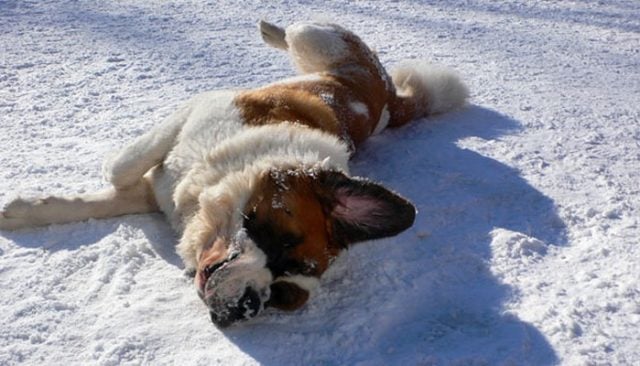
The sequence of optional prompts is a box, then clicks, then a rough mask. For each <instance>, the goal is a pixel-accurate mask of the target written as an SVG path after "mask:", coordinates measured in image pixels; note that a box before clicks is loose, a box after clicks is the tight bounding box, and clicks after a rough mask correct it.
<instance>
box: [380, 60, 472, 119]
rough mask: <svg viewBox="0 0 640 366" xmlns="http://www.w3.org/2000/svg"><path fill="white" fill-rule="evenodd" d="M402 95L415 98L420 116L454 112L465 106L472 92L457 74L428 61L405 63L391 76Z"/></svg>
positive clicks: (397, 67) (399, 93)
mask: <svg viewBox="0 0 640 366" xmlns="http://www.w3.org/2000/svg"><path fill="white" fill-rule="evenodd" d="M391 75H392V79H393V83H394V84H395V85H396V88H397V91H398V95H403V96H412V97H413V98H414V99H415V101H416V103H417V104H418V107H419V108H424V110H422V111H419V112H420V113H419V115H426V114H438V113H444V112H448V111H451V110H453V109H456V108H458V107H461V106H463V105H464V104H465V102H466V100H467V98H468V97H469V90H468V89H467V87H466V86H465V85H464V83H463V82H462V80H461V79H460V77H459V76H458V74H457V73H456V72H454V71H453V70H451V69H449V68H447V67H444V66H439V65H432V64H429V63H427V62H424V61H404V62H402V63H400V64H399V65H398V66H396V68H395V69H394V71H393V72H392V73H391Z"/></svg>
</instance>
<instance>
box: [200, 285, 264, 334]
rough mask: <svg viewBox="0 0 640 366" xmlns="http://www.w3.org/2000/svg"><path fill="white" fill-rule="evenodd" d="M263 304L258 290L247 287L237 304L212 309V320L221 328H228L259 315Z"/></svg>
mask: <svg viewBox="0 0 640 366" xmlns="http://www.w3.org/2000/svg"><path fill="white" fill-rule="evenodd" d="M261 305H262V303H261V302H260V296H259V295H258V292H257V291H256V290H254V289H252V288H251V287H247V288H246V290H245V291H244V294H243V295H242V297H241V298H240V300H238V305H237V306H226V307H225V309H221V311H214V310H211V311H210V314H211V321H212V322H213V324H215V325H216V326H218V327H220V328H226V327H228V326H230V325H231V324H233V323H235V322H237V321H240V320H247V319H251V318H253V317H254V316H256V315H258V313H259V312H260V307H261Z"/></svg>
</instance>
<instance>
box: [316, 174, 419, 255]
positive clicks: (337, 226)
mask: <svg viewBox="0 0 640 366" xmlns="http://www.w3.org/2000/svg"><path fill="white" fill-rule="evenodd" d="M317 179H318V183H319V184H320V191H319V192H320V193H319V196H320V200H321V202H322V203H323V205H324V206H325V208H326V210H327V214H328V216H329V221H330V222H329V229H330V231H331V235H332V238H333V241H334V242H335V243H336V244H338V245H340V246H342V247H344V246H347V245H349V244H352V243H357V242H360V241H365V240H372V239H379V238H384V237H388V236H393V235H397V234H399V233H401V232H402V231H404V230H406V229H408V228H409V227H411V225H413V221H414V220H415V215H416V209H415V207H414V206H413V205H412V204H411V203H410V202H409V201H407V200H406V199H404V198H403V197H400V196H399V195H398V194H396V193H393V192H391V191H389V190H388V189H386V188H384V187H382V186H381V185H379V184H375V183H373V182H371V181H368V180H366V179H362V178H353V177H347V176H346V175H344V174H343V173H341V172H337V171H322V172H321V173H320V174H318V176H317Z"/></svg>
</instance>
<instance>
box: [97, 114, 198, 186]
mask: <svg viewBox="0 0 640 366" xmlns="http://www.w3.org/2000/svg"><path fill="white" fill-rule="evenodd" d="M190 113H191V103H188V104H187V105H185V106H183V107H182V108H180V109H179V110H178V111H176V112H175V113H174V114H172V115H171V116H169V117H168V118H167V119H166V120H164V121H163V122H162V123H161V124H159V125H158V126H155V127H154V128H152V129H151V130H150V131H149V132H147V133H145V134H144V135H142V136H140V137H138V138H137V139H135V140H134V141H133V142H130V143H129V144H127V145H126V146H125V147H124V148H122V150H120V151H119V152H118V153H117V154H115V155H114V156H112V157H110V158H108V159H107V160H105V163H104V165H103V167H102V173H103V175H104V177H105V179H106V180H107V181H108V182H110V183H111V184H113V186H114V187H116V188H127V187H131V186H133V185H135V184H137V183H138V182H139V181H140V180H141V179H142V177H143V176H144V175H145V174H146V173H147V171H149V169H151V168H153V167H154V166H156V165H157V164H159V163H161V162H162V161H163V160H164V158H165V156H166V155H167V154H168V153H169V151H171V149H172V148H173V146H174V144H175V140H176V138H177V136H178V134H179V133H180V131H181V130H182V127H183V126H184V124H185V122H186V121H187V118H188V117H189V114H190Z"/></svg>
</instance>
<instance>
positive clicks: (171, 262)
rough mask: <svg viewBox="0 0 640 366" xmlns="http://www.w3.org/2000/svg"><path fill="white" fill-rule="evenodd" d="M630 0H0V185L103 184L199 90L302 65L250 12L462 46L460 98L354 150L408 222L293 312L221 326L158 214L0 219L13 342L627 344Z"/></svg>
mask: <svg viewBox="0 0 640 366" xmlns="http://www.w3.org/2000/svg"><path fill="white" fill-rule="evenodd" d="M639 11H640V4H638V3H637V2H635V1H630V0H629V1H624V0H621V1H615V2H596V1H563V2H547V1H541V0H535V1H506V2H493V1H489V0H469V1H465V2H453V1H440V2H423V1H419V2H415V1H414V2H377V1H366V0H365V1H358V2H342V1H333V2H322V4H320V2H317V3H316V2H295V1H282V2H279V3H269V4H266V3H257V2H255V3H254V2H243V3H242V5H241V6H239V5H238V3H237V2H213V1H211V2H202V1H191V0H187V1H180V2H178V1H157V0H151V1H139V0H137V1H135V0H124V1H118V2H99V1H92V0H88V1H83V2H75V1H67V0H61V1H52V0H42V1H37V2H32V1H19V2H18V1H2V2H0V49H2V57H1V58H0V132H1V133H0V146H2V147H3V148H2V149H1V150H0V166H1V167H2V169H1V170H0V205H3V204H5V203H7V202H9V201H10V200H11V199H13V198H15V197H16V196H17V195H22V196H46V195H49V194H70V193H75V192H88V191H93V190H96V189H98V188H100V187H103V186H105V183H104V182H103V181H102V178H101V173H100V172H101V169H100V167H101V164H102V160H103V158H104V157H106V156H108V155H110V154H112V153H113V152H114V151H115V150H116V149H117V148H118V147H119V146H121V145H122V144H123V143H124V142H125V141H128V140H130V139H132V138H134V137H137V136H140V135H141V134H142V133H143V132H144V131H146V130H148V128H149V127H150V126H151V125H152V124H154V123H158V122H159V121H160V120H161V119H162V118H163V117H166V116H167V115H168V114H170V113H171V112H172V111H174V110H175V109H176V108H177V107H178V106H179V105H180V104H181V103H182V102H183V101H185V100H187V99H189V98H190V97H191V96H193V95H194V94H196V93H199V92H203V91H206V90H212V89H221V88H240V87H255V86H261V85H265V84H267V83H270V82H276V81H277V80H279V79H282V78H285V77H290V76H292V74H293V71H292V67H291V64H290V62H289V61H288V60H287V58H286V56H285V54H284V53H283V52H282V51H279V50H275V49H272V48H269V47H267V46H266V45H263V44H262V40H261V38H260V34H259V32H258V31H257V30H256V23H257V21H258V20H259V19H260V18H265V19H267V20H269V21H271V22H273V23H276V24H279V25H282V26H286V25H288V24H291V23H293V22H295V21H298V20H306V19H314V18H319V17H320V18H324V19H331V21H335V22H338V23H340V24H342V25H343V26H345V27H347V28H349V29H352V30H354V31H355V32H356V33H357V34H359V35H360V36H361V38H362V39H364V40H365V41H366V42H368V44H369V45H370V46H371V48H372V49H376V50H377V52H378V54H379V56H380V58H381V61H382V63H383V64H384V65H385V66H386V67H387V68H388V69H389V68H391V67H392V66H393V65H394V64H396V63H397V62H399V61H401V60H403V59H407V58H424V59H427V61H429V62H433V63H439V64H444V65H447V66H450V67H452V68H454V69H456V70H457V71H458V72H459V73H460V74H461V75H462V76H463V78H464V80H465V81H466V82H467V84H468V86H469V89H470V91H471V105H470V106H469V107H468V108H466V109H464V110H461V111H458V112H455V113H450V114H444V115H439V116H437V117H434V118H429V119H427V120H422V121H417V122H415V123H412V124H411V125H409V126H406V127H405V128H402V129H399V130H387V131H385V132H383V133H381V134H380V135H377V136H374V137H373V138H372V139H371V140H369V141H368V142H367V143H366V144H365V145H364V146H363V147H362V148H361V149H360V150H359V152H358V153H357V154H356V156H355V158H354V159H353V161H352V164H351V166H352V172H353V173H355V174H359V175H363V176H367V177H369V178H372V179H374V180H376V181H379V182H381V183H383V184H385V185H386V186H388V187H391V188H392V189H394V190H396V191H397V192H400V193H402V194H403V195H405V196H407V197H408V198H410V199H411V200H412V201H413V202H414V203H415V204H416V206H417V207H418V209H419V214H418V216H417V219H416V224H415V225H414V227H412V228H411V229H409V230H408V231H406V232H405V233H403V234H401V235H399V236H397V237H394V238H390V239H385V240H380V241H377V242H374V243H366V244H361V245H359V246H356V247H354V248H353V249H351V250H350V251H349V252H347V253H345V255H343V256H342V257H340V258H339V259H338V260H337V261H336V262H335V263H334V265H333V267H332V269H331V270H330V271H329V272H327V273H326V274H325V276H324V277H323V278H322V280H321V284H320V286H319V287H318V289H317V290H316V292H315V294H314V295H313V297H312V298H311V300H310V302H309V303H308V304H307V305H306V306H305V307H304V308H303V309H301V310H299V311H296V312H293V313H284V312H278V311H273V310H271V311H267V312H266V313H265V315H264V316H261V317H259V318H258V319H255V320H254V321H252V322H249V323H247V324H243V325H240V326H238V327H235V328H231V329H228V330H225V331H220V330H218V329H216V328H215V327H214V326H213V325H212V324H211V322H210V320H209V315H208V312H207V310H206V308H205V306H204V304H202V303H201V301H200V299H199V298H198V296H197V295H196V292H195V289H194V287H193V284H192V280H191V279H190V278H189V277H187V276H186V275H184V273H183V266H182V264H181V263H180V260H179V258H178V257H177V255H176V254H175V251H174V246H175V244H176V242H177V238H176V237H175V235H174V234H173V232H172V231H171V230H170V228H169V225H168V224H167V222H166V221H165V220H164V218H163V217H161V216H160V215H146V216H129V217H124V218H117V219H109V220H100V221H97V220H92V221H89V222H82V223H76V224H69V225H59V226H51V227H47V228H42V229H36V230H26V231H20V232H2V233H0V288H2V297H1V298H0V314H2V315H1V316H0V364H7V365H13V364H21V363H24V364H35V363H46V364H97V365H116V364H150V363H152V364H172V363H180V364H193V365H198V364H222V365H230V364H232V365H236V364H238V365H252V364H258V363H260V364H274V365H286V364H327V365H334V364H350V365H388V364H415V365H444V364H474V365H475V364H488V365H494V364H531V365H543V364H567V365H578V364H579V365H583V364H637V363H639V362H640V351H639V350H640V342H639V341H638V337H637V329H638V327H639V326H640V286H639V285H638V275H639V274H640V249H639V248H638V245H637V238H638V237H640V227H639V224H638V217H639V215H638V210H639V209H640V198H639V197H640V195H639V193H640V192H639V189H638V184H637V182H638V181H639V180H640V169H639V168H640V164H639V163H638V161H639V159H640V143H639V141H640V127H639V125H638V120H639V119H640V108H639V107H638V105H639V104H638V95H640V62H639V60H640V17H638V16H637V15H638V13H639Z"/></svg>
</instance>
